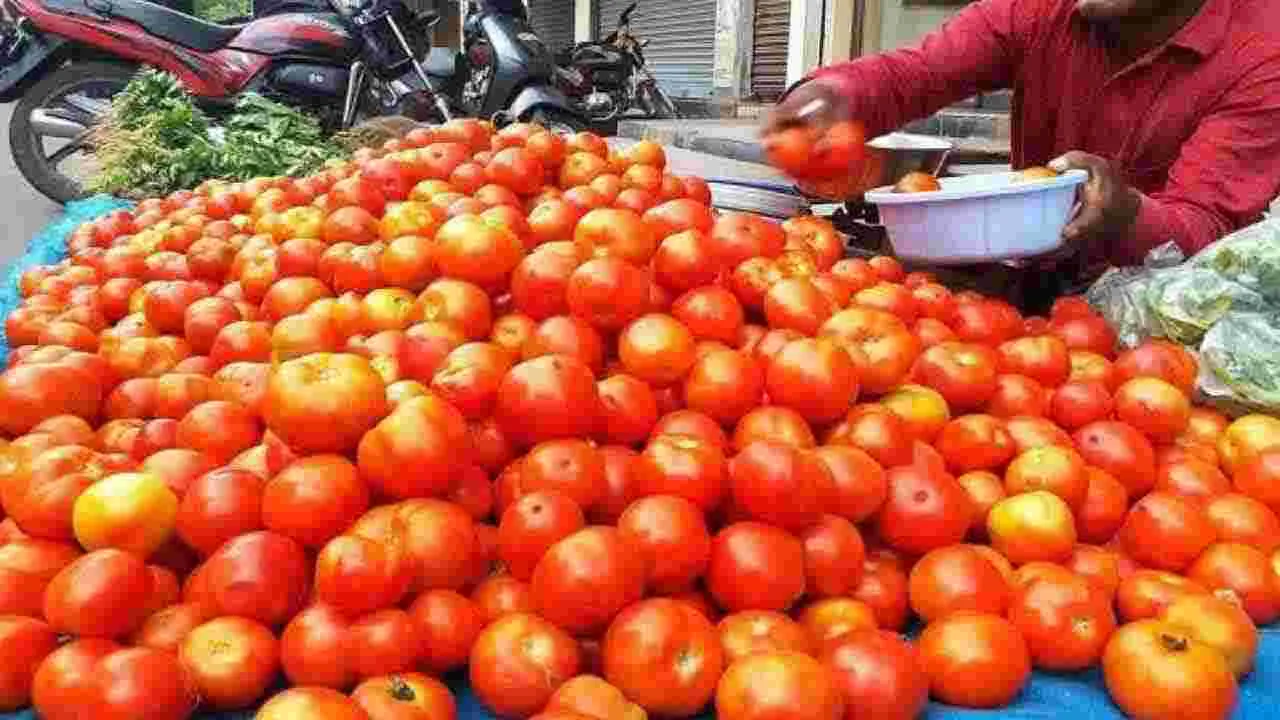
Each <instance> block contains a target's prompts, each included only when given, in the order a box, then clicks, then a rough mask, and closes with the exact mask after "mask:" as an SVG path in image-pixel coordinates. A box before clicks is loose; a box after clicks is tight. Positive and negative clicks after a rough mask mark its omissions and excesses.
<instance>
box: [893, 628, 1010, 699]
mask: <svg viewBox="0 0 1280 720" xmlns="http://www.w3.org/2000/svg"><path fill="white" fill-rule="evenodd" d="M918 647H919V649H920V655H921V657H922V659H923V661H924V669H925V673H926V674H927V675H928V677H929V687H930V691H931V693H932V695H933V696H934V697H935V698H937V699H939V700H941V701H943V702H945V703H948V704H951V705H959V706H961V707H974V708H995V707H1002V706H1004V705H1008V704H1009V703H1010V702H1012V701H1013V699H1014V698H1015V697H1017V695H1018V693H1019V692H1021V691H1022V687H1023V686H1024V685H1025V684H1026V683H1027V680H1028V679H1029V678H1030V677H1031V655H1030V653H1029V651H1028V649H1027V643H1026V640H1024V639H1023V637H1022V634H1021V633H1020V632H1018V629H1017V628H1016V627H1014V625H1013V624H1012V623H1010V622H1009V621H1008V620H1005V619H1004V618H1003V617H1000V616H997V615H985V614H981V613H973V612H957V613H954V614H952V615H948V616H947V617H944V618H941V619H939V620H937V621H935V622H933V623H930V624H929V626H928V627H926V628H925V630H924V632H923V633H922V634H921V635H920V640H919V645H918Z"/></svg>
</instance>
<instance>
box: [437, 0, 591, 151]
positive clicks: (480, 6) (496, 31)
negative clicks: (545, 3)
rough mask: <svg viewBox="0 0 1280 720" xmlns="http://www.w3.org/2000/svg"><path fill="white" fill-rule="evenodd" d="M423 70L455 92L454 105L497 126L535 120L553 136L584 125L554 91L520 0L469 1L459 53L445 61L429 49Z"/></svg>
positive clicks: (546, 55)
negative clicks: (551, 132)
mask: <svg viewBox="0 0 1280 720" xmlns="http://www.w3.org/2000/svg"><path fill="white" fill-rule="evenodd" d="M427 72H428V73H429V74H431V75H432V77H433V79H436V80H438V81H440V82H443V83H447V84H449V85H450V86H451V87H456V88H457V94H456V97H457V99H458V107H459V109H460V110H461V111H462V112H464V113H466V114H467V115H473V116H476V117H482V118H489V119H492V120H494V121H495V122H497V123H498V124H502V123H506V122H513V121H535V122H538V123H540V124H542V125H544V126H546V127H548V128H550V129H552V130H555V131H559V132H577V131H579V130H583V129H585V128H586V126H587V123H586V118H585V117H584V116H583V115H582V114H581V113H579V112H577V111H575V110H574V109H573V108H572V107H571V104H570V102H569V100H568V98H566V97H565V95H564V93H562V92H561V91H560V90H559V89H557V88H556V87H555V85H554V73H555V60H554V58H553V57H552V54H551V52H550V51H549V50H548V49H547V47H546V45H545V44H544V43H543V42H542V39H541V38H539V37H538V35H537V33H535V32H534V31H533V28H532V27H531V26H530V25H529V16H528V13H527V11H526V10H525V6H524V3H523V2H522V1H521V0H472V2H470V3H469V5H468V7H467V15H466V19H465V21H464V22H463V29H462V52H461V53H459V54H458V55H457V56H456V57H454V58H447V59H446V58H445V53H444V51H443V50H440V51H434V50H433V51H432V53H431V54H430V55H428V57H427ZM451 94H452V93H451Z"/></svg>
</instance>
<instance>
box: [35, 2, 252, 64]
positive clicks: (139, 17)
mask: <svg viewBox="0 0 1280 720" xmlns="http://www.w3.org/2000/svg"><path fill="white" fill-rule="evenodd" d="M48 5H49V8H50V9H51V10H53V11H55V12H70V13H74V14H93V15H99V16H103V15H105V16H107V17H116V18H121V19H123V20H128V21H130V22H133V23H137V24H138V25H140V26H141V27H142V28H143V29H145V30H146V31H147V32H149V33H151V34H152V35H155V36H156V37H158V38H161V39H164V40H168V41H169V42H172V43H175V44H177V45H181V46H182V47H185V48H190V49H192V50H199V51H201V52H212V51H214V50H220V49H222V48H223V47H225V46H226V45H227V43H229V42H231V40H232V38H234V37H235V36H236V35H237V34H239V32H240V30H241V29H242V26H240V25H218V24H216V23H211V22H205V21H204V20H201V19H200V18H198V17H195V16H192V15H187V14H186V13H183V12H179V11H177V10H174V9H173V8H168V7H165V6H164V5H158V4H156V3H152V2H147V0H50V2H49V3H48Z"/></svg>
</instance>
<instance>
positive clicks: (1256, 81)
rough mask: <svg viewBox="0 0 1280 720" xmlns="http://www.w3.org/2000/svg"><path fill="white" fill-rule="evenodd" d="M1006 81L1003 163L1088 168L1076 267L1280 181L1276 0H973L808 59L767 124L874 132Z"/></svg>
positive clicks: (1245, 214)
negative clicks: (881, 47)
mask: <svg viewBox="0 0 1280 720" xmlns="http://www.w3.org/2000/svg"><path fill="white" fill-rule="evenodd" d="M1004 88H1012V89H1013V108H1014V109H1013V118H1012V153H1013V156H1012V161H1013V165H1014V167H1028V166H1033V165H1050V166H1051V167H1053V168H1054V169H1057V170H1059V171H1062V170H1066V169H1069V168H1082V169H1085V170H1088V171H1089V174H1090V179H1089V182H1088V183H1087V184H1086V185H1085V186H1084V189H1083V190H1082V191H1081V196H1080V201H1081V209H1080V212H1079V213H1078V215H1077V216H1076V217H1075V218H1074V219H1073V220H1072V221H1071V223H1070V224H1069V225H1068V226H1067V228H1066V230H1064V232H1063V235H1064V238H1065V239H1066V241H1067V243H1066V246H1067V250H1068V252H1070V253H1076V252H1080V255H1081V256H1082V257H1081V258H1078V259H1085V260H1087V261H1090V262H1088V264H1090V265H1096V264H1097V263H1098V262H1099V261H1100V262H1105V263H1108V264H1112V265H1130V264H1137V263H1140V262H1141V260H1142V257H1143V255H1144V254H1145V253H1146V252H1147V251H1148V250H1150V249H1151V248H1153V247H1157V246H1159V245H1162V244H1164V243H1166V242H1168V241H1170V240H1172V241H1174V242H1176V243H1177V244H1178V245H1179V246H1180V247H1181V248H1182V250H1183V251H1184V252H1186V253H1188V254H1190V253H1194V252H1195V251H1197V250H1199V249H1201V248H1203V247H1205V246H1206V245H1208V244H1210V243H1212V242H1214V241H1215V240H1217V239H1219V238H1221V237H1222V236H1223V235H1225V234H1227V233H1229V232H1231V231H1233V230H1235V229H1237V228H1240V227H1242V226H1244V225H1247V224H1249V223H1252V222H1254V221H1256V220H1257V219H1258V218H1259V217H1260V216H1261V213H1262V211H1263V210H1265V209H1266V207H1267V204H1268V203H1269V202H1270V201H1271V199H1272V198H1274V197H1275V196H1276V194H1277V192H1280V6H1277V4H1276V2H1275V0H981V1H980V2H976V3H973V4H971V5H969V6H968V7H966V8H965V9H964V10H962V11H960V13H958V14H957V15H956V16H955V17H954V18H952V19H951V20H950V21H949V22H948V23H947V24H946V25H944V26H943V27H942V28H941V29H940V30H938V31H936V32H934V33H932V34H930V35H929V36H928V37H926V38H925V39H924V40H923V41H922V42H921V43H920V44H919V45H918V46H916V47H913V48H908V49H903V50H897V51H893V52H887V53H884V54H881V55H875V56H868V57H864V58H859V59H857V60H854V61H852V62H849V63H844V64H841V65H835V66H832V67H827V68H823V69H821V70H819V71H817V72H815V73H814V74H813V75H812V76H811V77H810V78H809V79H808V80H807V81H806V82H804V83H803V84H801V85H799V86H797V87H796V88H794V89H793V91H792V92H791V93H789V94H788V96H787V97H786V98H784V99H783V101H782V103H780V105H779V107H778V111H777V113H776V116H775V120H774V122H782V123H785V122H788V121H791V120H794V119H795V117H796V115H797V113H801V112H805V114H806V117H808V116H809V113H810V112H812V111H813V109H814V108H819V110H818V111H817V112H816V113H815V115H816V116H817V120H818V122H824V121H826V122H829V121H831V120H832V119H834V118H835V117H836V116H838V115H840V114H842V113H848V116H849V117H854V118H858V119H861V120H862V121H864V122H865V123H866V125H867V131H868V136H874V135H879V134H883V133H885V132H889V131H892V130H894V129H896V128H898V127H901V126H902V125H903V124H905V123H907V122H909V121H911V120H914V119H917V118H923V117H927V116H929V115H931V114H933V113H935V112H937V111H938V110H941V109H942V108H944V107H946V106H947V105H950V104H952V103H955V102H957V101H959V100H962V99H964V98H966V97H969V96H972V95H974V94H976V93H978V92H983V91H992V90H999V89H1004Z"/></svg>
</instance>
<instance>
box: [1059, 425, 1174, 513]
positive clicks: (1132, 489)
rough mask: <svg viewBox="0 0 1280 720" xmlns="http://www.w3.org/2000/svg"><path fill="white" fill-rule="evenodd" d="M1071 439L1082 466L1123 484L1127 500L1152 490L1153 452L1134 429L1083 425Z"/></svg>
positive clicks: (1149, 444)
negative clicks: (1083, 462)
mask: <svg viewBox="0 0 1280 720" xmlns="http://www.w3.org/2000/svg"><path fill="white" fill-rule="evenodd" d="M1072 438H1073V440H1074V441H1075V446H1076V450H1077V451H1079V453H1080V455H1081V456H1082V457H1083V458H1084V460H1085V462H1087V463H1088V464H1090V465H1093V466H1095V467H1097V468H1099V469H1101V470H1105V471H1106V472H1107V473H1110V474H1111V475H1113V476H1114V477H1115V478H1116V479H1117V480H1119V481H1120V482H1121V483H1123V484H1124V486H1125V488H1126V489H1127V490H1128V492H1129V497H1130V499H1133V498H1137V497H1141V496H1142V495H1143V494H1145V493H1147V492H1148V491H1150V490H1151V488H1152V487H1154V486H1155V479H1156V477H1155V476H1156V467H1155V465H1156V462H1155V449H1154V448H1153V447H1152V446H1151V443H1150V441H1148V440H1147V438H1145V437H1143V435H1142V433H1140V432H1138V431H1137V430H1136V429H1134V428H1133V426H1131V425H1127V424H1125V423H1121V422H1114V421H1105V420H1104V421H1100V422H1095V423H1090V424H1088V425H1085V426H1084V427H1082V428H1080V429H1079V430H1077V431H1076V433H1075V435H1073V436H1072Z"/></svg>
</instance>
